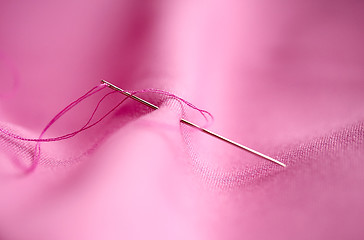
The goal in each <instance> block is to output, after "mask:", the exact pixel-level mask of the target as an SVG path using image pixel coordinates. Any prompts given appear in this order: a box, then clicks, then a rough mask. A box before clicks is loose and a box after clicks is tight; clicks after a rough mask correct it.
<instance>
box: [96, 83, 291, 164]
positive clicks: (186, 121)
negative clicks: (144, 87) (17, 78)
mask: <svg viewBox="0 0 364 240" xmlns="http://www.w3.org/2000/svg"><path fill="white" fill-rule="evenodd" d="M101 83H103V84H106V85H107V86H108V87H109V88H111V89H113V90H116V91H119V92H121V93H122V94H124V95H125V96H127V97H130V98H132V99H134V100H135V101H138V102H140V103H142V104H144V105H145V106H147V107H149V108H152V109H154V110H157V109H159V107H158V106H156V105H154V104H152V103H150V102H148V101H146V100H144V99H142V98H140V97H137V96H135V95H133V94H131V93H129V92H127V91H125V90H123V89H121V88H119V87H117V86H115V85H114V84H112V83H109V82H107V81H105V80H101ZM180 122H181V123H183V124H186V125H188V126H190V127H193V128H196V129H198V130H200V131H202V132H204V133H207V134H208V135H210V136H213V137H215V138H218V139H220V140H222V141H224V142H227V143H229V144H232V145H234V146H236V147H238V148H241V149H243V150H245V151H248V152H250V153H253V154H255V155H257V156H260V157H262V158H265V159H267V160H269V161H271V162H274V163H276V164H278V165H280V166H282V167H286V164H284V163H282V162H280V161H278V160H276V159H274V158H272V157H269V156H267V155H265V154H263V153H260V152H258V151H255V150H253V149H251V148H248V147H246V146H244V145H242V144H240V143H237V142H235V141H233V140H231V139H228V138H226V137H223V136H221V135H219V134H217V133H214V132H212V131H210V130H208V129H206V128H203V127H200V126H198V125H196V124H194V123H192V122H190V121H188V120H186V119H183V118H181V119H180Z"/></svg>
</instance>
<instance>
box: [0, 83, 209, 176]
mask: <svg viewBox="0 0 364 240" xmlns="http://www.w3.org/2000/svg"><path fill="white" fill-rule="evenodd" d="M105 88H107V85H106V84H100V85H98V86H96V87H93V88H92V89H91V90H89V91H88V92H86V93H85V94H84V95H82V96H81V97H79V98H78V99H76V100H75V101H73V102H72V103H70V104H69V105H67V106H66V107H65V108H64V109H62V110H61V111H60V112H59V113H58V114H57V115H56V116H55V117H54V118H52V120H51V121H50V122H49V123H48V124H47V125H46V127H45V128H44V129H43V131H42V132H41V134H40V135H39V137H38V138H24V137H21V136H18V135H16V134H14V133H11V132H8V131H7V130H5V129H2V128H0V132H2V133H3V134H5V135H7V136H9V137H12V138H15V139H18V140H22V141H28V142H36V145H35V149H34V157H33V159H32V162H31V165H30V166H29V167H28V168H27V169H26V170H25V173H29V172H32V171H33V170H34V169H35V168H36V166H37V165H38V163H39V160H40V153H41V148H40V144H41V143H42V142H55V141H61V140H65V139H68V138H71V137H74V136H75V135H77V134H79V133H81V132H83V131H85V130H87V129H89V128H91V127H93V126H95V125H96V124H98V123H100V122H101V121H102V120H103V119H105V118H106V117H107V116H108V115H110V114H111V113H112V112H114V111H115V110H116V109H117V108H118V107H119V106H120V105H121V104H122V103H124V102H125V100H127V99H128V98H130V96H129V97H127V96H126V97H125V98H123V99H122V100H121V101H120V102H119V103H118V104H117V105H115V106H114V107H113V108H112V109H111V110H109V111H108V112H107V113H105V114H104V115H103V116H102V117H100V118H99V119H98V120H97V121H95V122H94V123H92V124H90V123H91V121H92V119H93V118H94V116H95V114H96V112H97V110H98V108H99V107H100V104H101V103H102V102H103V101H104V100H105V99H106V98H107V97H108V96H109V95H111V94H114V93H119V92H118V91H116V90H114V91H113V92H109V93H107V94H105V95H104V96H103V97H102V98H101V99H100V100H99V102H98V103H97V105H96V107H95V109H94V111H93V112H92V114H91V116H90V118H89V119H88V121H87V122H86V123H85V124H84V125H83V126H82V127H81V128H80V129H79V130H77V131H74V132H71V133H68V134H65V135H62V136H59V137H53V138H42V137H43V136H44V134H45V133H46V131H47V130H48V129H49V128H50V127H51V126H52V125H53V124H54V123H55V122H56V121H57V120H58V119H59V118H61V117H62V116H63V115H64V114H65V113H67V112H68V111H70V110H71V109H72V108H74V107H75V106H77V105H78V104H79V103H80V102H82V101H83V100H85V99H87V98H89V97H91V96H92V95H94V94H96V93H98V92H100V91H101V90H103V89H105ZM138 93H157V94H161V95H164V96H167V97H170V98H172V99H175V100H177V101H179V102H180V103H183V104H185V105H187V106H188V107H190V108H192V109H194V110H196V111H198V112H199V113H200V114H201V115H202V116H203V117H204V118H205V120H206V121H209V119H208V117H207V116H209V117H210V118H211V120H213V116H212V114H211V113H209V112H208V111H205V110H202V109H200V108H198V107H196V106H195V105H193V104H192V103H190V102H188V101H186V100H184V99H183V98H180V97H178V96H176V95H174V94H172V93H169V92H167V91H163V90H158V89H144V90H139V91H131V94H132V95H136V94H138Z"/></svg>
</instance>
